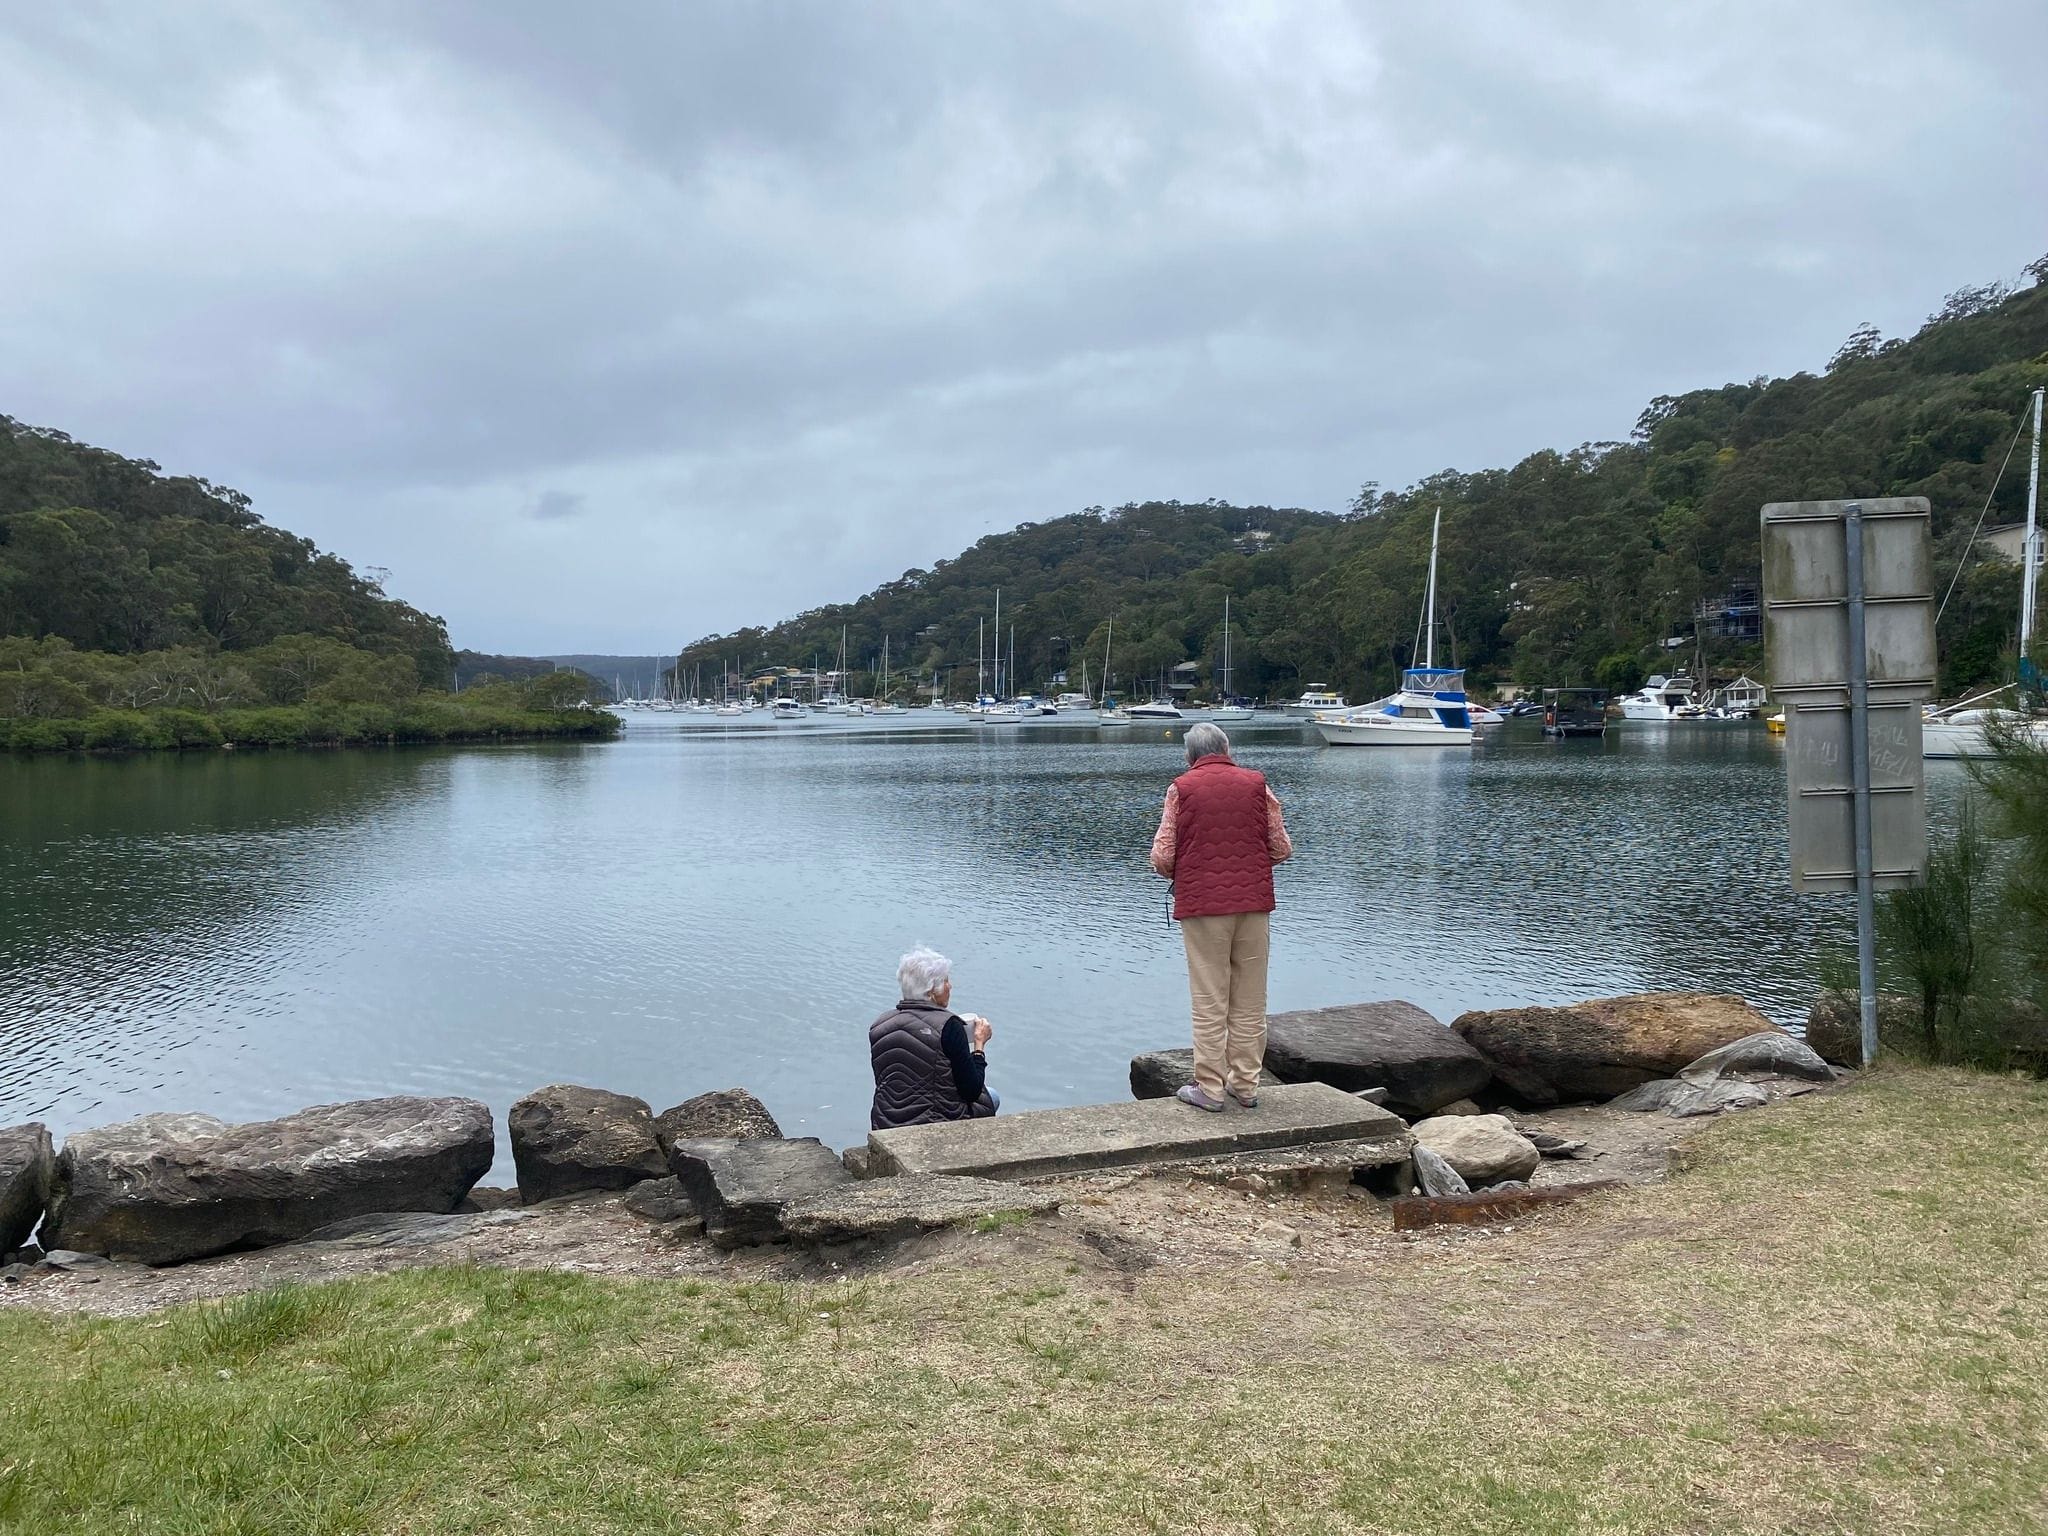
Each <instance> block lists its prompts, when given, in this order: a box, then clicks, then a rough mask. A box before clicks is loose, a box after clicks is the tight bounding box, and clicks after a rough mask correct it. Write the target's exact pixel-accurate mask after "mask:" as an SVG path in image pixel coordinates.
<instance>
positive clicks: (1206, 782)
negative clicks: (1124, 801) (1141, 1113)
mask: <svg viewBox="0 0 2048 1536" xmlns="http://www.w3.org/2000/svg"><path fill="white" fill-rule="evenodd" d="M1187 748H1188V771H1187V772H1186V773H1184V774H1182V775H1181V776H1180V777H1179V778H1177V779H1175V780H1174V781H1173V786H1172V788H1170V789H1168V790H1167V792H1166V806H1165V809H1164V810H1163V811H1162V812H1161V814H1160V817H1159V831H1158V833H1157V834H1156V835H1155V836H1154V837H1153V839H1152V868H1153V869H1154V871H1156V872H1157V873H1158V874H1160V875H1163V876H1165V877H1166V878H1167V879H1169V880H1171V881H1172V882H1173V916H1174V920H1175V921H1176V922H1178V923H1179V924H1180V936H1181V943H1182V944H1183V946H1184V947H1185V948H1186V950H1187V956H1188V999H1189V1002H1190V1003H1191V1004H1192V1007H1193V1011H1194V1025H1195V1080H1194V1081H1193V1082H1192V1083H1189V1084H1188V1085H1187V1086H1186V1087H1185V1088H1183V1089H1181V1090H1180V1094H1179V1098H1180V1101H1181V1102H1182V1103H1183V1104H1192V1105H1193V1106H1194V1107H1195V1108H1196V1109H1207V1110H1220V1109H1222V1108H1223V1100H1224V1095H1225V1094H1226V1093H1227V1094H1228V1095H1229V1096H1230V1097H1231V1098H1233V1099H1235V1100H1237V1102H1238V1103H1239V1104H1241V1105H1243V1106H1244V1107H1245V1108H1246V1109H1254V1108H1256V1107H1257V1106H1258V1102H1259V1068H1260V1067H1261V1065H1262V1064H1263V1063H1264V1060H1265V1055H1266V953H1267V938H1268V934H1267V929H1268V924H1269V922H1270V919H1271V914H1272V911H1273V866H1274V865H1275V864H1279V863H1281V862H1283V861H1284V860H1286V859H1288V858H1291V857H1292V856H1293V854H1294V844H1293V843H1292V842H1291V841H1289V839H1288V836H1287V823H1286V822H1285V821H1284V820H1283V819H1282V818H1281V815H1280V801H1279V799H1278V798H1277V797H1276V796H1275V795H1274V794H1273V791H1272V790H1270V789H1268V788H1267V787H1266V780H1265V776H1264V775H1263V774H1259V773H1256V772H1254V771H1253V770H1251V769H1249V768H1240V767H1238V766H1237V764H1236V763H1234V762H1232V761H1231V760H1230V738H1229V737H1228V736H1226V735H1224V734H1223V730H1222V727H1220V726H1215V725H1211V724H1209V723H1207V722H1206V721H1205V722H1203V723H1202V724H1200V725H1195V726H1191V727H1189V729H1188V737H1187Z"/></svg>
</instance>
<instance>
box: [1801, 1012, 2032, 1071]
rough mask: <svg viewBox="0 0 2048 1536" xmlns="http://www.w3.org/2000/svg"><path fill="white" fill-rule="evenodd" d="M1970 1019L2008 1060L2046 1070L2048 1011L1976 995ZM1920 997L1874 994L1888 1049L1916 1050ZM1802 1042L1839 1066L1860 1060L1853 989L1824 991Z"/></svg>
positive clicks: (2016, 1065) (2020, 1066)
mask: <svg viewBox="0 0 2048 1536" xmlns="http://www.w3.org/2000/svg"><path fill="white" fill-rule="evenodd" d="M1971 1006H1972V1010H1973V1014H1974V1017H1973V1018H1972V1021H1971V1022H1972V1024H1973V1026H1974V1027H1975V1029H1976V1030H1977V1031H1979V1032H1980V1033H1981V1034H1982V1035H1984V1036H1985V1037H1987V1038H1988V1039H1989V1040H1991V1041H1994V1042H1996V1043H1997V1045H1998V1046H1999V1047H2001V1048H2002V1054H2003V1055H2004V1057H2005V1058H2006V1063H2007V1065H2009V1066H2011V1067H2012V1068H2014V1069H2017V1070H2023V1071H2030V1072H2034V1073H2035V1074H2036V1075H2042V1074H2043V1073H2044V1070H2048V1014H2044V1013H2042V1011H2041V1009H2040V1007H2039V1006H2038V1005H2036V1004H2034V1003H2032V1002H2029V1001H2027V1000H2026V999H2025V998H1976V999H1973V1000H1972V1004H1971ZM1922 1028H1923V1026H1922V1023H1921V1015H1920V1001H1919V999H1918V998H1913V997H1906V996H1904V995H1902V994H1900V993H1896V992H1881V993H1879V994H1878V998H1877V1034H1878V1039H1879V1040H1880V1041H1881V1042H1882V1044H1883V1045H1884V1047H1885V1048H1887V1049H1897V1048H1900V1047H1902V1046H1903V1047H1906V1048H1909V1049H1913V1050H1918V1048H1919V1042H1920V1040H1921V1032H1922ZM1806 1043H1807V1044H1808V1045H1810V1046H1812V1047H1813V1049H1814V1051H1815V1052H1816V1053H1817V1054H1818V1055H1819V1056H1820V1057H1821V1059H1822V1060H1823V1061H1831V1062H1833V1063H1834V1064H1835V1065H1836V1066H1838V1067H1860V1066H1862V1065H1863V1026H1862V1023H1861V1020H1860V1018H1859V1016H1858V1011H1857V1003H1856V996H1855V994H1854V993H1852V992H1823V993H1822V994H1821V995H1820V997H1819V998H1818V999H1817V1000H1816V1001H1815V1002H1814V1005H1813V1008H1812V1010H1811V1011H1810V1012H1809V1013H1808V1014H1807V1016H1806Z"/></svg>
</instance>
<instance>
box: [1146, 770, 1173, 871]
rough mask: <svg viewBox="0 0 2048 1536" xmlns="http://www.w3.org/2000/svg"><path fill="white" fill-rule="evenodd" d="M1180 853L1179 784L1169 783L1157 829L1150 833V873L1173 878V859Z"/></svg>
mask: <svg viewBox="0 0 2048 1536" xmlns="http://www.w3.org/2000/svg"><path fill="white" fill-rule="evenodd" d="M1179 853H1180V786H1179V785H1178V784H1169V785H1168V786H1167V788H1166V804H1165V806H1164V807H1162V808H1161V810H1160V812H1159V830H1158V831H1157V832H1155V833H1153V834H1152V873H1154V874H1155V875H1158V876H1159V877H1160V878H1162V879H1165V880H1171V879H1172V878H1173V861H1174V858H1175V857H1176V856H1177V855H1178V854H1179Z"/></svg>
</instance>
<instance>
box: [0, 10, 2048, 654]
mask: <svg viewBox="0 0 2048 1536" xmlns="http://www.w3.org/2000/svg"><path fill="white" fill-rule="evenodd" d="M2044 58H2048V6H2044V5H2043V4H2041V3H2040V0H2013V3H2010V4H1981V5H1943V6H1930V5H1927V4H1925V3H1924V0H1901V3H1894V4H1879V3H1869V4H1853V5H1840V6H1837V5H1832V4H1822V3H1812V0H1808V3H1802V4H1800V5H1797V6H1789V5H1784V4H1759V5H1754V6H1710V5H1698V6H1652V5H1643V4H1641V3H1639V0H1632V3H1628V4H1620V5H1612V6H1607V5H1594V4H1587V3H1581V0H1571V3H1556V4H1548V5H1544V4H1534V3H1518V4H1505V5H1485V4H1476V3H1461V4H1459V5H1455V6H1436V5H1415V4H1392V3H1389V4H1376V5H1366V4H1358V5H1340V4H1317V3H1308V0H1289V3H1285V4H1271V5H1255V6H1254V5H1246V6H1238V5H1202V4H1189V3H1182V0H1162V3H1158V4H1120V3H1104V0H1088V3H1085V4H1074V5H1057V4H1051V3H1047V0H1028V3H1025V0H1019V3H1008V4H1006V3H997V0H972V3H961V4H940V3H920V4H905V5H889V4H876V3H862V4H845V3H841V0H817V3H813V4H801V5H799V4H773V3H771V4H754V5H744V4H716V5H714V4H699V5H656V4H653V3H645V4H629V3H625V0H616V3H609V4H602V5H571V4H564V3H559V0H546V3H507V0H492V3H489V4H477V5H458V4H452V3H446V0H437V3H433V4H425V5H420V4H414V3H410V0H407V3H394V4H389V5H379V4H371V3H364V0H346V3H338V4H335V5H333V6H325V5H318V4H309V3H300V4H288V3H280V0H251V3H247V4H236V3H223V4H204V3H196V0H188V3H181V4H178V5H147V4H136V3H121V4H114V5H107V6H99V5H93V4H87V3H80V0H65V3H63V4H52V3H49V0H0V143H4V144H5V145H6V146H7V150H8V152H7V156H6V160H7V165H6V170H5V172H4V183H0V184H4V185H5V187H6V189H7V197H6V201H5V206H6V208H7V217H6V219H5V221H4V227H0V411H4V412H6V413H7V414H9V415H13V416H16V417H19V418H22V419H24V420H27V421H31V422H35V423H38V424H42V425H48V426H54V427H59V428H62V429H63V430H65V431H68V432H70V433H72V434H73V435H74V436H76V437H79V438H83V439H85V440H87V441H91V442H95V443H99V444H102V445H104V446H106V447H110V448H114V449H117V450H119V451H121V452H123V453H128V454H132V455H136V456H140V457H146V458H152V459H155V460H157V461H158V462H159V463H161V464H162V465H163V466H164V467H165V468H166V469H168V470H172V471H176V472H189V473H194V474H201V475H205V476H207V477H209V478H211V479H214V480H218V481H222V482H225V483H227V484H230V485H235V486H238V487H240V488H241V489H243V490H246V491H248V492H249V493H250V494H251V495H252V496H254V497H255V498H256V505H257V508H258V510H260V511H261V512H262V513H263V514H264V515H265V516H266V517H267V518H268V519H269V520H270V521H272V522H274V523H277V524H279V525H281V526H283V527H286V528H290V529H292V530H293V531H295V532H299V533H303V534H306V535H308V536H310V537H312V538H314V539H316V540H317V541H318V542H319V543H321V544H322V545H324V546H326V547H329V548H332V549H334V550H336V551H338V552H339V553H341V554H342V555H344V556H345V557H347V558H348V559H350V560H351V561H353V562H355V563H356V564H357V565H358V566H359V567H384V568H388V569H389V571H390V573H391V575H390V578H389V583H388V587H389V590H390V591H392V592H393V593H394V594H395V595H398V596H401V597H404V598H406V599H408V600H410V601H412V602H415V603H417V604H419V605H420V606H422V607H424V608H426V609H428V610H430V611H432V612H435V613H439V614H441V615H443V616H445V617H446V618H447V620H448V622H449V625H450V628H451V630H452V632H453V634H454V637H455V639H456V642H457V643H458V644H462V645H470V646H475V647H478V648H480V649H486V650H501V651H515V652H522V653H528V654H532V653H541V652H547V651H563V650H585V649H589V650H618V651H643V650H646V651H657V650H664V649H673V648H674V647H676V646H677V645H678V644H680V643H682V642H684V641H686V640H689V639H692V638H695V637H697V636H700V635H703V634H706V633H709V632H713V631H718V630H724V629H729V628H732V627H735V626H737V625H740V624H744V623H754V622H764V621H772V620H774V619H776V618H779V617H782V616H784V615H786V614H788V613H791V612H794V611H797V610H799V609H802V608H806V607H810V606H813V605H815V604H817V603H821V602H827V601H833V600H837V599H841V598H846V597H851V596H853V595H856V594H857V593H859V592H861V591H864V590H866V589H867V588H868V587H870V586H872V585H874V584H875V583H876V582H877V581H880V580H885V579H888V578H891V577H893V576H895V575H897V574H899V573H900V572H901V571H903V570H904V569H905V568H907V567H910V566H914V565H926V564H929V563H931V562H932V561H933V560H935V559H938V558H940V557H943V556H946V555H950V554H953V553H955V552H957V551H958V550H959V549H960V548H961V547H963V546H964V545H966V544H968V543H970V542H972V541H973V540H974V539H976V538H978V537H980V536H981V535H982V534H984V533H986V532H989V531H992V530H995V529H1000V528H1006V527H1009V526H1012V525H1014V524H1015V523H1017V522H1019V521H1022V520H1025V519H1038V518H1046V517H1053V516H1058V515H1060V514H1063V513H1066V512H1071V511H1075V510H1078V509H1079V508H1081V507H1085V506H1088V505H1090V504H1095V503H1100V504H1103V505H1116V504H1118V503H1121V502H1125V501H1130V500H1141V499H1146V498H1154V497H1157V498H1170V497H1178V498H1181V499H1184V500H1191V501H1196V500H1201V499H1203V498H1206V497H1211V496H1215V497H1221V498H1223V499H1226V500H1230V501H1239V502H1267V503H1272V504H1275V505H1289V506H1308V507H1319V508H1329V509H1336V508H1340V507H1342V506H1343V505H1345V504H1346V503H1347V502H1348V501H1349V500H1350V498H1351V496H1352V495H1353V494H1354V493H1355V491H1356V490H1357V488H1358V486H1359V484H1360V483H1361V482H1363V481H1366V480H1378V481H1381V482H1382V483H1384V484H1386V485H1388V486H1400V485H1404V484H1407V483H1409V482H1411V481H1413V480H1415V479H1417V478H1419V477H1420V476H1422V475H1425V474H1428V473H1430V472H1432V471H1434V470H1437V469H1441V468H1445V467H1452V466H1455V467H1458V468H1472V469H1476V468H1483V467H1487V466H1491V465H1499V464H1506V463H1511V462H1513V461H1514V460H1515V459H1517V458H1518V457H1520V456H1521V455H1523V454H1525V453H1527V452H1529V451H1531V450H1533V449H1536V448H1539V447H1546V446H1555V447H1570V446H1571V445H1573V444H1576V443H1579V442H1582V441H1586V440H1589V439H1600V438H1617V437H1622V436H1625V435H1626V434H1627V432H1628V429H1629V427H1630V426H1631V424H1632V423H1633V422H1634V420H1635V417H1636V414H1637V412H1638V411H1639V410H1640V409H1641V408H1642V406H1643V404H1644V403H1645V402H1646V401H1647V400H1648V399H1649V398H1650V397H1651V396H1653V395H1656V394H1660V393H1674V392H1677V391H1680V390H1684V389H1688V388H1693V387H1697V386H1701V385H1713V384H1720V383H1723V382H1726V381H1728V380H1730V379H1744V378H1749V377H1752V376H1754V375H1756V374H1758V373H1785V372H1791V371H1793V370H1796V369H1798V368H1801V367H1819V366H1821V365H1822V364H1824V363H1825V362H1826V360H1827V358H1828V356H1829V354H1830V353H1831V352H1832V351H1833V350H1834V349H1835V347H1836V346H1837V345H1838V344H1839V343H1840V342H1841V341H1842V339H1843V338H1844V337H1845V336H1846V335H1847V334H1848V333H1849V331H1850V330H1851V329H1852V328H1853V327H1854V326H1855V325H1856V324H1857V323H1858V322H1860V321H1864V320H1870V321H1874V322H1875V323H1876V324H1877V325H1878V326H1879V327H1881V328H1882V329H1883V330H1885V331H1886V332H1887V333H1888V334H1897V333H1900V332H1910V331H1911V330H1913V329H1914V328H1915V327H1917V326H1918V324H1919V323H1920V321H1921V320H1922V318H1923V317H1924V316H1925V315H1926V314H1927V313H1928V312H1929V311H1930V310H1932V309H1933V308H1935V307H1936V306H1937V305H1938V304H1939V302H1940V300H1941V297H1942V295H1943V294H1944V293H1946V292H1948V291H1949V290H1951V289H1954V288H1956V287H1959V286H1961V285H1963V284H1965V283H1970V282H1979V281H1983V280H1986V279H1990V278H1994V277H2000V276H2004V277H2013V276H2016V275H2017V273H2018V271H2019V269H2020V267H2021V266H2023V265H2024V264H2025V263H2026V262H2028V261H2030V260H2031V259H2033V258H2034V257H2036V256H2039V255H2041V254H2042V253H2043V252H2044V250H2048V171H2044V168H2043V167H2044V163H2048V106H2044V102H2048V92H2044V91H2043V89H2042V87H2041V76H2040V68H2041V63H2042V60H2043V59H2044Z"/></svg>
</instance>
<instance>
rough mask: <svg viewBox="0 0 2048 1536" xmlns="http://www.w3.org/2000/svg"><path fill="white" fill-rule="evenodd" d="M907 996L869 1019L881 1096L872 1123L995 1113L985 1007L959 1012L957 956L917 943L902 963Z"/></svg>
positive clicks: (900, 983) (900, 985)
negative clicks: (956, 1000) (955, 1001)
mask: <svg viewBox="0 0 2048 1536" xmlns="http://www.w3.org/2000/svg"><path fill="white" fill-rule="evenodd" d="M896 990H897V993H898V995H899V996H900V997H901V998H902V1001H901V1002H899V1003H898V1004H897V1005H896V1006H895V1007H894V1008H892V1009H890V1010H889V1011H888V1012H887V1013H885V1014H883V1015H882V1016H881V1017H880V1018H879V1019H877V1020H875V1022H874V1023H873V1024H871V1025H869V1026H868V1054H869V1055H870V1056H871V1057H872V1058H873V1061H874V1067H875V1103H874V1107H873V1108H872V1109H871V1110H870V1111H869V1112H868V1125H869V1126H870V1127H871V1128H872V1129H874V1130H878V1131H882V1130H887V1129H888V1128H889V1127H891V1126H896V1125H929V1124H930V1123H932V1122H933V1121H935V1120H972V1119H977V1118H979V1117H981V1116H984V1115H992V1114H994V1113H995V1112H996V1102H997V1101H996V1096H995V1095H994V1094H992V1093H990V1092H989V1091H988V1056H987V1054H986V1052H987V1049H988V1042H989V1037H990V1036H991V1035H993V1034H994V1033H995V1030H994V1028H993V1027H992V1026H991V1025H990V1024H989V1021H988V1020H987V1019H984V1018H982V1017H981V1016H980V1015H979V1014H973V1013H970V1014H964V1015H963V1014H957V1013H954V1012H953V1011H952V1009H951V1008H950V1007H948V1006H947V1005H948V1004H949V1003H951V1002H952V1000H953V962H952V961H950V960H948V959H947V958H946V957H945V956H944V955H942V954H939V953H937V952H936V951H934V950H929V949H924V948H918V949H913V950H912V951H911V952H910V953H909V954H907V955H905V956H904V957H903V958H902V960H901V961H899V962H898V963H897V966H896Z"/></svg>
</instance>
